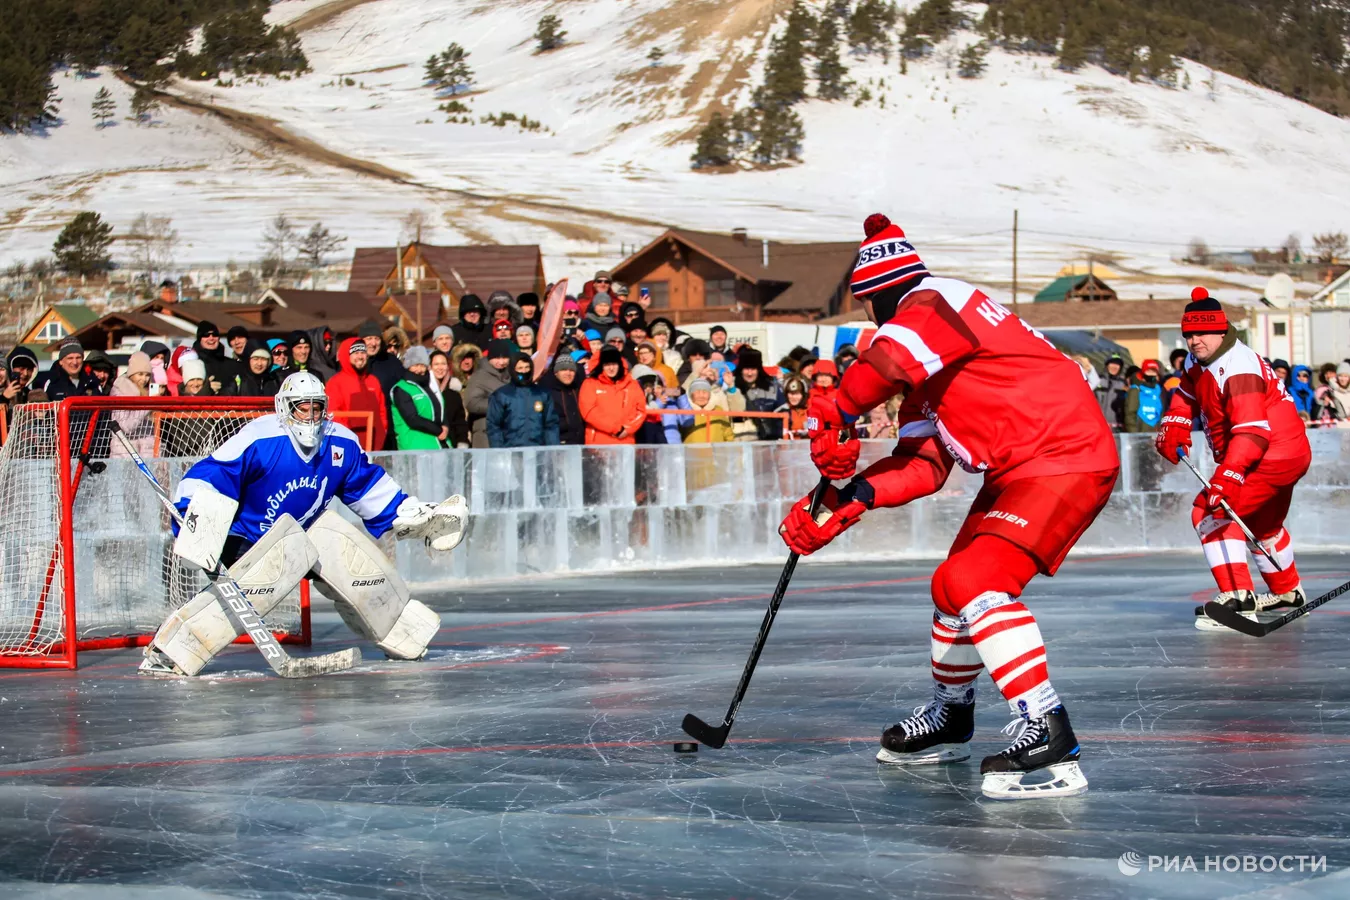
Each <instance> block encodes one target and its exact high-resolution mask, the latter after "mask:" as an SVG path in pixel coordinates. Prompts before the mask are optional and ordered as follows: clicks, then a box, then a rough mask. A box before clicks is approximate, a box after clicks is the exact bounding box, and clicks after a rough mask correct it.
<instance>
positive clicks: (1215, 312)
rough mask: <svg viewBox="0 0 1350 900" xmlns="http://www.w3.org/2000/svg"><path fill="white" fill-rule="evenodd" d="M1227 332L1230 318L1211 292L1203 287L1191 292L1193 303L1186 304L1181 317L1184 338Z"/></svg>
mask: <svg viewBox="0 0 1350 900" xmlns="http://www.w3.org/2000/svg"><path fill="white" fill-rule="evenodd" d="M1227 332H1228V316H1227V315H1226V314H1225V313H1224V311H1223V307H1222V306H1220V305H1219V301H1218V300H1215V299H1214V298H1213V297H1211V296H1210V295H1209V291H1207V290H1205V289H1204V288H1202V287H1198V288H1195V289H1194V290H1193V291H1191V302H1190V303H1187V304H1186V309H1185V310H1183V312H1182V315H1181V334H1182V336H1183V337H1187V336H1189V335H1192V334H1226V333H1227Z"/></svg>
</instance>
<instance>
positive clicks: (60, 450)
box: [0, 397, 309, 668]
mask: <svg viewBox="0 0 1350 900" xmlns="http://www.w3.org/2000/svg"><path fill="white" fill-rule="evenodd" d="M271 410H272V400H271V398H268V397H249V398H238V397H236V398H221V397H206V398H196V397H72V398H69V399H67V400H64V401H62V402H60V403H33V404H27V405H23V406H18V407H15V408H14V409H13V410H12V411H11V414H10V418H9V422H8V425H9V428H8V434H7V436H6V439H5V443H4V446H3V447H0V515H3V516H4V517H5V528H4V529H3V532H0V666H7V667H25V668H33V667H53V668H75V666H76V658H77V654H78V652H79V651H81V650H98V649H108V648H113V647H134V646H140V645H144V644H145V643H147V642H148V641H149V640H150V638H151V636H152V635H153V634H154V632H155V630H156V629H157V628H158V627H159V625H160V623H161V622H162V621H163V620H164V618H165V617H166V616H167V615H168V614H169V612H170V611H171V610H173V609H175V608H177V607H178V606H181V605H182V604H183V603H186V602H187V601H188V600H190V599H192V597H193V596H194V595H195V594H196V593H197V592H198V591H199V590H201V589H202V588H203V587H205V585H206V576H205V574H204V573H202V572H201V571H200V570H197V569H195V568H194V567H192V566H191V565H188V564H184V563H183V562H182V561H181V560H179V559H178V557H176V556H175V555H174V554H173V553H172V551H171V544H172V542H173V532H172V530H171V528H170V519H169V515H168V512H167V511H166V510H165V509H164V508H163V506H161V505H160V502H159V500H158V499H157V498H156V496H155V494H154V491H153V489H152V488H151V486H150V485H149V484H147V483H146V481H145V476H144V475H143V474H141V472H140V471H139V470H138V469H137V468H136V466H135V464H134V463H133V462H132V461H131V459H130V457H129V456H128V455H127V453H126V451H125V449H124V448H123V447H122V445H121V443H120V442H118V441H116V439H114V438H113V435H112V432H111V430H110V429H109V427H108V426H109V424H110V423H111V422H113V421H116V422H117V423H118V424H119V425H120V426H121V428H122V430H123V432H124V433H125V434H126V435H127V436H128V437H129V438H131V440H132V443H133V445H134V446H135V447H136V450H137V452H138V453H140V455H141V456H142V457H143V458H144V459H145V461H146V463H147V464H148V465H149V467H150V470H151V471H152V472H154V473H155V477H156V478H158V479H159V481H160V483H161V484H163V485H164V486H165V488H167V489H168V490H169V492H170V493H172V492H173V491H174V489H175V487H176V486H177V484H178V481H179V479H181V478H182V477H183V473H184V472H185V471H186V470H187V468H188V467H189V466H190V465H192V463H194V462H196V461H197V460H199V459H201V458H202V457H203V456H206V455H207V454H209V453H211V452H212V451H213V450H214V449H215V448H217V447H219V446H220V445H221V444H223V443H224V442H225V441H227V440H229V439H230V438H231V437H233V436H234V435H235V434H237V433H238V432H239V430H240V429H241V428H243V427H244V425H245V424H247V423H248V422H249V421H250V420H251V419H254V418H257V417H258V416H260V415H264V414H266V413H267V412H270V411H271ZM267 621H268V624H269V625H271V627H272V629H273V630H274V631H276V632H277V633H278V634H279V636H280V637H281V639H282V640H286V641H289V642H294V643H308V642H309V607H308V582H304V583H302V585H301V588H300V589H299V590H297V591H293V592H292V593H291V595H290V596H289V597H287V598H286V599H285V600H283V601H282V602H281V604H280V605H278V606H277V607H276V608H275V609H274V610H273V611H272V612H271V613H270V614H268V616H267ZM242 640H247V638H246V637H245V638H243V639H242Z"/></svg>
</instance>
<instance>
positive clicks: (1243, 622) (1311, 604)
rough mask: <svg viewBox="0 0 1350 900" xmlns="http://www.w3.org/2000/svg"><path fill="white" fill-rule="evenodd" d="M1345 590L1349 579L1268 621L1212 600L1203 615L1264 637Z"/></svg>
mask: <svg viewBox="0 0 1350 900" xmlns="http://www.w3.org/2000/svg"><path fill="white" fill-rule="evenodd" d="M1346 591H1350V581H1347V582H1346V583H1345V584H1343V585H1341V586H1340V587H1338V588H1332V589H1331V590H1329V591H1327V592H1326V593H1325V594H1323V595H1322V596H1320V597H1318V598H1317V599H1316V600H1309V601H1308V602H1307V603H1305V604H1303V605H1302V606H1299V607H1295V608H1294V609H1291V610H1290V611H1289V612H1287V613H1285V614H1284V615H1282V616H1280V617H1279V618H1278V619H1273V620H1271V621H1269V622H1253V621H1252V620H1251V619H1249V618H1247V617H1246V616H1244V615H1242V614H1241V613H1238V612H1236V611H1234V610H1231V609H1229V608H1228V607H1226V606H1223V605H1222V604H1219V603H1215V602H1214V601H1213V600H1211V601H1209V602H1208V603H1206V604H1205V615H1207V616H1209V617H1210V618H1211V619H1213V620H1214V621H1216V622H1218V623H1219V624H1220V625H1226V626H1228V627H1229V628H1231V629H1233V630H1234V631H1240V632H1242V633H1243V634H1248V635H1251V636H1252V637H1265V636H1266V635H1268V634H1270V633H1271V632H1272V631H1278V630H1280V629H1281V628H1283V627H1284V626H1286V625H1288V624H1289V623H1290V622H1293V621H1294V620H1296V619H1300V618H1302V617H1303V616H1306V615H1307V614H1308V613H1310V612H1312V611H1313V610H1314V609H1317V607H1319V606H1321V605H1322V604H1323V603H1326V602H1328V601H1330V600H1334V599H1336V598H1337V597H1339V596H1340V595H1341V594H1344V593H1345V592H1346Z"/></svg>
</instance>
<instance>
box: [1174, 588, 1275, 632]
mask: <svg viewBox="0 0 1350 900" xmlns="http://www.w3.org/2000/svg"><path fill="white" fill-rule="evenodd" d="M1300 593H1301V592H1300ZM1280 596H1283V595H1280ZM1214 602H1215V603H1218V604H1220V605H1222V606H1226V607H1228V608H1229V609H1231V610H1235V611H1237V612H1240V613H1242V614H1243V615H1244V616H1246V617H1247V618H1249V619H1251V620H1252V621H1253V622H1255V621H1256V609H1257V605H1256V592H1255V591H1247V590H1242V591H1220V592H1219V593H1217V594H1215V595H1214ZM1195 627H1196V628H1198V629H1200V630H1201V631H1214V630H1216V629H1222V630H1224V631H1231V630H1232V629H1230V628H1227V627H1226V626H1224V625H1221V624H1219V623H1218V622H1216V621H1214V620H1213V619H1211V618H1210V617H1209V616H1207V615H1205V608H1204V607H1203V606H1197V607H1196V608H1195Z"/></svg>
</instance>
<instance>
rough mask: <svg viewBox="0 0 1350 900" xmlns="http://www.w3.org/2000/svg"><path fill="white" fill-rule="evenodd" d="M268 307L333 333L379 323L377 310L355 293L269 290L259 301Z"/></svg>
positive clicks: (311, 326) (353, 330) (351, 330)
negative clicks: (327, 328) (274, 307)
mask: <svg viewBox="0 0 1350 900" xmlns="http://www.w3.org/2000/svg"><path fill="white" fill-rule="evenodd" d="M268 304H275V305H276V306H277V307H280V308H282V309H286V310H289V311H290V312H291V313H293V314H295V315H296V316H303V317H305V318H306V319H307V320H310V321H311V322H312V324H311V325H309V326H306V327H309V328H313V327H317V326H318V325H327V326H328V327H329V328H331V329H332V330H333V333H334V334H342V333H345V332H355V331H356V329H358V328H360V327H361V325H362V324H363V323H365V322H378V321H380V310H379V308H378V307H377V306H376V305H375V304H373V303H371V302H370V300H369V299H367V298H366V297H365V296H364V295H363V294H360V293H358V292H356V291H306V290H301V289H299V288H268V289H267V290H265V291H263V293H262V296H260V297H259V298H258V305H259V306H266V305H268Z"/></svg>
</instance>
